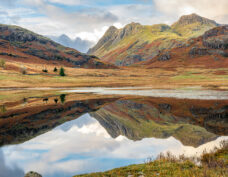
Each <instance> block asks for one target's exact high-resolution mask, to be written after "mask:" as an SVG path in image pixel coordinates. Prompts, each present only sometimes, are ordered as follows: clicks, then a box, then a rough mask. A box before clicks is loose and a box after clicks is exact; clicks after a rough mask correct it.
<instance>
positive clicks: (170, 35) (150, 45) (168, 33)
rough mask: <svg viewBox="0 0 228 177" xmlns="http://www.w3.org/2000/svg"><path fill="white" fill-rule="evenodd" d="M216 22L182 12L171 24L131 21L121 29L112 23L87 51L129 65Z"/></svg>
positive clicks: (153, 54) (157, 52)
mask: <svg viewBox="0 0 228 177" xmlns="http://www.w3.org/2000/svg"><path fill="white" fill-rule="evenodd" d="M217 26H219V24H217V23H216V22H215V21H213V20H210V19H207V18H204V17H201V16H199V15H197V14H191V15H184V16H182V17H180V19H179V20H178V21H177V22H175V23H174V24H173V25H171V26H169V25H166V24H157V25H151V26H149V25H141V24H139V23H130V24H128V25H126V26H125V27H124V28H121V29H117V28H116V27H114V26H111V27H110V28H109V29H108V30H107V31H106V33H105V34H104V36H103V37H102V38H101V39H100V40H99V41H98V43H97V44H96V45H95V46H94V47H93V48H91V49H90V50H89V51H88V54H93V55H96V56H98V57H100V58H101V59H102V60H103V61H106V62H109V63H112V64H115V65H118V66H128V65H132V64H134V63H137V62H140V61H146V60H150V59H152V58H153V57H155V56H156V55H158V54H159V52H161V51H163V50H164V49H171V48H174V47H178V46H184V45H185V43H186V41H187V40H189V39H190V38H193V37H198V36H200V35H202V34H203V33H204V32H206V31H207V30H209V29H211V28H214V27H217Z"/></svg>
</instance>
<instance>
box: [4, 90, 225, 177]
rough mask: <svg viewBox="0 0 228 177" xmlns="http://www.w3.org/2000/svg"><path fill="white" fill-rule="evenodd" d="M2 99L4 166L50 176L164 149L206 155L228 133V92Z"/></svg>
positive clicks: (92, 168)
mask: <svg viewBox="0 0 228 177" xmlns="http://www.w3.org/2000/svg"><path fill="white" fill-rule="evenodd" d="M24 100H26V104H25V101H24ZM2 105H4V110H5V111H1V112H0V145H1V146H2V148H1V149H0V152H2V159H3V160H4V161H3V162H4V163H2V164H1V163H0V170H1V169H3V168H4V170H5V173H7V172H9V174H11V172H10V171H12V172H14V171H18V175H19V176H18V177H20V176H23V173H19V172H21V171H24V172H27V171H31V170H34V171H37V172H39V173H41V174H42V175H43V176H44V177H54V176H55V177H58V176H59V177H64V176H72V175H75V174H80V173H88V172H95V171H103V170H108V169H111V168H115V167H120V166H124V165H129V164H134V163H143V162H144V161H145V160H146V158H148V157H151V156H153V157H156V156H157V155H158V154H159V153H160V152H165V151H171V152H172V153H174V154H176V155H177V154H183V153H184V154H185V155H199V154H200V153H202V151H203V150H204V149H205V148H206V149H207V150H210V149H212V148H213V147H214V146H216V145H218V144H219V142H220V141H221V140H223V139H227V137H226V135H227V134H228V129H227V127H228V100H226V99H221V100H199V99H177V98H164V97H159V98H156V97H142V96H129V95H128V96H126V95H121V96H118V95H103V96H101V95H95V94H85V93H84V94H75V93H74V94H60V95H49V96H44V97H28V98H27V97H26V98H25V99H24V98H23V99H21V100H20V99H19V100H15V101H14V102H7V101H6V102H3V104H2ZM0 110H1V109H0ZM13 144H14V145H13ZM7 145H8V146H7ZM9 145H10V146H9ZM0 155H1V153H0ZM0 158H1V156H0ZM9 169H10V170H9ZM2 171H3V170H2Z"/></svg>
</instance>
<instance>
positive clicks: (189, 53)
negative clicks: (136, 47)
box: [138, 26, 228, 68]
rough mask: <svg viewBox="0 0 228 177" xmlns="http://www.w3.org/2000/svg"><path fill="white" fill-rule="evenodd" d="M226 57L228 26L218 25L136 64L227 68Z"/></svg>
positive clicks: (150, 66)
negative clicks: (181, 44) (183, 44)
mask: <svg viewBox="0 0 228 177" xmlns="http://www.w3.org/2000/svg"><path fill="white" fill-rule="evenodd" d="M227 57H228V26H220V27H215V28H213V29H211V30H208V31H207V32H205V33H204V34H203V35H202V36H200V37H197V38H194V39H190V40H189V41H187V43H186V45H185V46H183V47H177V48H173V49H170V50H164V51H163V52H161V53H160V54H159V55H158V56H156V57H155V58H153V59H151V60H148V61H145V62H141V63H138V64H139V65H144V66H145V67H146V68H155V67H160V68H167V67H169V68H170V67H184V68H186V67H200V68H227V67H228V59H227Z"/></svg>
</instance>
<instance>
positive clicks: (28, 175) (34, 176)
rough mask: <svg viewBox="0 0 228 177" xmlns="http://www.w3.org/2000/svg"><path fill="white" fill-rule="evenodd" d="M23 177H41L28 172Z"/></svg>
mask: <svg viewBox="0 0 228 177" xmlns="http://www.w3.org/2000/svg"><path fill="white" fill-rule="evenodd" d="M24 177H42V176H41V175H40V174H39V173H36V172H33V171H30V172H28V173H27V174H26V175H25V176H24Z"/></svg>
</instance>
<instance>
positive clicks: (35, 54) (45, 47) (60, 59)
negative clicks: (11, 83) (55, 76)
mask: <svg viewBox="0 0 228 177" xmlns="http://www.w3.org/2000/svg"><path fill="white" fill-rule="evenodd" d="M0 58H1V59H5V60H7V61H18V62H22V63H39V64H41V63H43V64H44V65H48V64H49V65H50V64H52V65H63V66H68V67H77V68H79V67H82V68H115V66H113V65H111V64H107V63H105V62H102V61H101V60H99V59H98V58H97V57H95V56H89V55H86V54H82V53H80V52H78V51H77V50H75V49H72V48H68V47H64V46H62V45H60V44H58V43H56V42H54V41H52V40H50V39H48V38H46V37H43V36H41V35H38V34H36V33H33V32H31V31H29V30H26V29H24V28H21V27H18V26H10V25H0Z"/></svg>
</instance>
